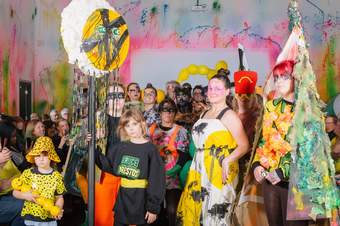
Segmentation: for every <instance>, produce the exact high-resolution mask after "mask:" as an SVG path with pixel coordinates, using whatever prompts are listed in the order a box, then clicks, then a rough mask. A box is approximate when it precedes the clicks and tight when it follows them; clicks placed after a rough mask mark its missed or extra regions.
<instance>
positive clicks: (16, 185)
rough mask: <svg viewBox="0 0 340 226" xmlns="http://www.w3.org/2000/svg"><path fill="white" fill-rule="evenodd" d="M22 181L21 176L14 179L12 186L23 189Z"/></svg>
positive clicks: (15, 188)
mask: <svg viewBox="0 0 340 226" xmlns="http://www.w3.org/2000/svg"><path fill="white" fill-rule="evenodd" d="M21 185H22V181H21V180H20V179H19V178H15V179H14V180H12V188H13V189H14V190H21Z"/></svg>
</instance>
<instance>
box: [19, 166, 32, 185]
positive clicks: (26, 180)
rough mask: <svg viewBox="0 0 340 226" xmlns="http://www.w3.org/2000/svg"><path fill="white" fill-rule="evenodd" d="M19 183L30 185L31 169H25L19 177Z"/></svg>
mask: <svg viewBox="0 0 340 226" xmlns="http://www.w3.org/2000/svg"><path fill="white" fill-rule="evenodd" d="M20 181H21V182H22V183H23V184H27V185H32V169H26V170H24V172H22V174H21V175H20Z"/></svg>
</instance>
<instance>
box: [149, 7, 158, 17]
mask: <svg viewBox="0 0 340 226" xmlns="http://www.w3.org/2000/svg"><path fill="white" fill-rule="evenodd" d="M157 12H158V10H157V7H156V6H154V7H152V8H151V12H150V13H151V15H156V14H157Z"/></svg>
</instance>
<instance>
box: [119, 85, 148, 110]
mask: <svg viewBox="0 0 340 226" xmlns="http://www.w3.org/2000/svg"><path fill="white" fill-rule="evenodd" d="M126 90H127V95H126V99H125V106H124V109H125V110H128V109H138V110H140V111H141V112H143V111H144V105H143V102H142V98H141V90H140V88H139V85H138V83H135V82H131V83H130V84H129V85H128V86H127V88H126Z"/></svg>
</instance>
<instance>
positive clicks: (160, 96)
mask: <svg viewBox="0 0 340 226" xmlns="http://www.w3.org/2000/svg"><path fill="white" fill-rule="evenodd" d="M164 98H165V93H164V91H163V90H161V89H157V103H160V102H162V100H164Z"/></svg>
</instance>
